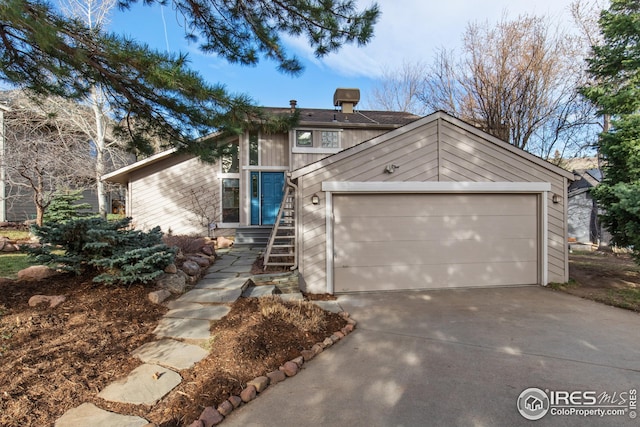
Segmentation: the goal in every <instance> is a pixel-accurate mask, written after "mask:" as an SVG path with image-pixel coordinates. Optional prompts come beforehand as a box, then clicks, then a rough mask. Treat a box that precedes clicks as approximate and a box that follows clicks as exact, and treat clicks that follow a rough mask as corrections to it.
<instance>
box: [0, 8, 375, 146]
mask: <svg viewBox="0 0 640 427" xmlns="http://www.w3.org/2000/svg"><path fill="white" fill-rule="evenodd" d="M135 2H136V0H121V1H120V2H119V5H120V6H121V7H124V8H126V7H128V6H130V5H131V4H133V3H135ZM144 3H145V4H146V5H154V4H161V3H164V2H162V1H159V0H158V1H157V0H148V1H145V2H144ZM172 5H173V7H174V8H175V10H176V11H177V12H179V13H181V14H182V15H183V17H184V19H185V22H186V28H188V29H189V31H190V32H189V33H188V34H187V35H186V36H187V37H188V38H190V39H192V40H198V41H199V42H200V45H199V47H200V49H201V50H202V51H203V52H205V53H211V54H215V55H219V56H221V57H223V58H226V59H227V60H228V61H230V62H232V63H238V64H243V65H254V64H256V63H257V62H258V61H259V59H260V56H263V57H265V58H268V59H270V60H273V61H275V62H276V63H277V64H278V68H279V69H280V70H281V71H283V72H288V73H292V74H297V73H299V72H301V70H302V66H301V64H300V61H299V60H298V59H297V58H295V57H291V56H289V55H288V54H287V50H286V49H285V47H284V44H283V42H282V40H281V36H282V35H285V34H286V35H292V36H306V38H307V40H308V42H309V44H310V45H311V46H312V47H313V48H314V50H315V53H316V55H317V56H319V57H321V56H324V55H326V54H328V53H330V52H333V51H336V50H337V49H339V48H340V47H341V46H342V45H343V44H345V43H358V44H365V43H367V42H368V41H369V40H370V38H371V36H372V34H373V24H374V23H375V21H376V19H377V16H378V8H377V6H376V5H374V6H372V7H370V8H368V9H365V10H364V11H362V12H360V11H358V10H356V6H355V2H354V1H353V0H335V1H320V0H285V1H281V2H272V1H270V0H258V1H252V2H228V1H225V0H174V1H173V2H172ZM0 39H2V43H1V44H0V80H4V81H7V82H11V83H13V84H16V85H20V86H23V87H27V88H30V89H32V90H34V91H36V92H38V93H40V94H44V95H52V94H53V95H62V96H64V97H71V98H81V97H86V96H87V95H89V93H90V91H91V89H92V88H94V87H102V88H104V89H105V92H106V93H107V94H108V98H109V99H108V103H109V105H111V107H112V108H114V114H115V115H116V119H117V120H118V121H119V123H121V125H120V127H119V131H120V133H121V135H124V136H126V137H127V140H128V142H129V145H130V147H131V149H133V150H138V151H141V152H149V150H150V145H149V141H150V140H152V139H154V138H157V139H160V140H162V141H168V142H169V143H170V144H172V145H174V146H178V147H181V148H183V149H185V150H190V151H193V152H195V153H196V154H202V153H205V154H206V153H210V151H209V149H210V148H211V147H210V146H207V145H206V144H205V142H203V141H199V143H197V144H196V143H195V141H197V140H198V137H200V136H202V135H204V134H208V133H211V132H212V131H214V130H215V131H219V132H221V135H226V134H229V133H237V132H238V131H239V130H241V129H243V127H244V126H245V124H246V123H247V119H248V118H250V119H258V120H261V121H262V120H263V121H265V122H267V123H269V122H270V119H269V117H264V116H263V112H262V111H261V110H260V109H257V108H256V107H255V106H253V105H252V102H251V100H250V99H249V98H248V97H246V96H232V95H230V94H228V93H227V92H226V90H225V89H224V86H223V85H221V84H218V85H211V84H208V83H207V82H205V81H204V80H203V79H202V77H201V76H200V75H198V74H197V73H195V72H193V71H192V70H190V69H189V68H188V61H187V57H186V56H185V55H169V54H165V53H161V52H158V51H154V50H152V49H150V48H149V47H148V46H145V45H143V44H140V43H138V42H136V41H134V40H131V39H128V38H126V37H122V36H119V35H116V34H111V33H105V32H101V31H96V30H95V29H94V30H91V29H89V28H88V27H87V26H86V25H85V24H83V23H82V22H80V21H78V20H74V19H70V18H67V17H65V16H63V15H61V14H60V12H59V11H58V10H57V9H55V8H54V7H53V6H51V5H50V4H49V3H47V2H44V1H41V0H0Z"/></svg>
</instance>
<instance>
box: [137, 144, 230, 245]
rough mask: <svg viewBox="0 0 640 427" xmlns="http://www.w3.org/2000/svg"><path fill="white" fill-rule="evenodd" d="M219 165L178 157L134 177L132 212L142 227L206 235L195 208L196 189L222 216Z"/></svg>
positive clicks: (139, 226)
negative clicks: (194, 194) (158, 227)
mask: <svg viewBox="0 0 640 427" xmlns="http://www.w3.org/2000/svg"><path fill="white" fill-rule="evenodd" d="M217 170H218V167H217V166H216V165H211V164H206V163H203V162H201V161H200V160H198V159H195V158H191V159H189V158H185V157H183V156H175V157H171V158H169V159H167V160H166V161H163V162H158V163H157V164H154V165H152V166H150V167H148V168H145V169H144V172H143V173H138V174H134V175H133V176H132V177H131V182H130V191H131V193H132V197H130V198H129V200H130V201H131V202H130V203H131V207H130V210H129V212H130V215H131V217H132V218H133V224H134V225H135V226H136V227H137V228H140V229H145V230H148V229H151V228H153V227H156V226H160V228H161V229H162V230H163V231H164V232H169V231H171V232H172V233H173V234H199V235H202V234H206V228H205V227H203V226H202V225H201V224H199V223H200V219H199V217H198V215H196V214H195V213H194V212H193V210H194V208H193V205H194V196H193V193H192V192H195V193H196V194H197V195H198V196H197V197H198V198H199V200H200V202H201V203H203V204H205V205H207V206H208V208H209V209H215V210H216V212H217V216H218V217H220V197H219V191H220V183H219V180H218V179H217V176H216V175H217Z"/></svg>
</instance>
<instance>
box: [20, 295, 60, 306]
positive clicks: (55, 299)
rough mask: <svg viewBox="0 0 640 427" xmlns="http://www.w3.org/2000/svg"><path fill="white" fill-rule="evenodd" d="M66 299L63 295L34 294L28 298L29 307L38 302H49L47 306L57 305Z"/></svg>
mask: <svg viewBox="0 0 640 427" xmlns="http://www.w3.org/2000/svg"><path fill="white" fill-rule="evenodd" d="M66 300H67V297H65V296H64V295H34V296H32V297H31V298H29V307H35V306H36V305H38V304H49V307H51V308H53V307H57V306H58V305H60V304H62V303H63V302H65V301H66Z"/></svg>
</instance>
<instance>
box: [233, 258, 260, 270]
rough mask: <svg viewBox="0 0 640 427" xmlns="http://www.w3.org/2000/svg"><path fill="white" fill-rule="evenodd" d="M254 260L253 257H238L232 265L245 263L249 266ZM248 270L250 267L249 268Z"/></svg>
mask: <svg viewBox="0 0 640 427" xmlns="http://www.w3.org/2000/svg"><path fill="white" fill-rule="evenodd" d="M254 262H256V259H255V258H245V257H242V258H238V260H237V261H236V262H234V263H233V265H234V266H236V265H246V266H247V267H251V266H252V265H253V263H254ZM249 270H250V268H249Z"/></svg>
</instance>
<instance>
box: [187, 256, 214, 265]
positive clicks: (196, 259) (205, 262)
mask: <svg viewBox="0 0 640 427" xmlns="http://www.w3.org/2000/svg"><path fill="white" fill-rule="evenodd" d="M189 261H193V262H195V263H196V264H198V265H199V266H200V267H202V268H207V267H209V266H210V265H211V261H210V260H209V258H208V257H207V258H205V257H203V256H199V255H192V256H190V257H189Z"/></svg>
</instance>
